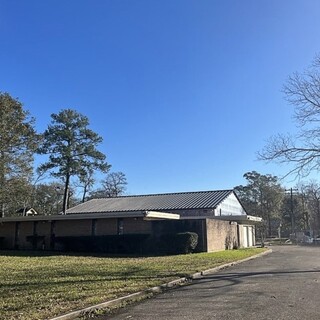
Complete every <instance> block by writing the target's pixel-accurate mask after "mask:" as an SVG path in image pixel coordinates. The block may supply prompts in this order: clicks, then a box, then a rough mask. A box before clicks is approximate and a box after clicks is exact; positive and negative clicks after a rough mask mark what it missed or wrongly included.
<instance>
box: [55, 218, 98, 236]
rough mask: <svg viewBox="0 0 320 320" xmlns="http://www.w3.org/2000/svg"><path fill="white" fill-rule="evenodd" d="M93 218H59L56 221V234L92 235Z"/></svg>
mask: <svg viewBox="0 0 320 320" xmlns="http://www.w3.org/2000/svg"><path fill="white" fill-rule="evenodd" d="M91 223H92V220H64V221H63V220H59V221H56V222H55V227H54V234H55V236H56V237H63V236H90V235H91Z"/></svg>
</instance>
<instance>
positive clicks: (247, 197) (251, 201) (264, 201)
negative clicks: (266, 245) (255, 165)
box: [235, 171, 284, 235]
mask: <svg viewBox="0 0 320 320" xmlns="http://www.w3.org/2000/svg"><path fill="white" fill-rule="evenodd" d="M244 178H245V179H246V180H247V184H246V185H245V186H243V185H240V186H237V187H236V188H235V191H236V193H237V195H238V196H239V199H240V200H241V202H242V203H243V205H244V207H245V209H246V211H247V212H248V213H249V214H251V215H255V216H260V217H262V218H263V219H264V220H265V221H266V225H267V231H268V234H269V235H271V233H272V229H273V228H272V222H273V221H275V222H276V221H278V222H279V221H280V209H281V204H282V199H283V195H284V192H283V191H284V190H283V188H282V187H281V185H280V183H279V182H278V178H277V177H276V176H273V175H270V174H267V175H263V174H260V173H258V172H256V171H251V172H247V173H245V174H244Z"/></svg>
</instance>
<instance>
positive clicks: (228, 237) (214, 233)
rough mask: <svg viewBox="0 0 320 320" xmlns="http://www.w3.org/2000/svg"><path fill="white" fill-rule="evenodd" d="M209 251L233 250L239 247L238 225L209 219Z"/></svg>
mask: <svg viewBox="0 0 320 320" xmlns="http://www.w3.org/2000/svg"><path fill="white" fill-rule="evenodd" d="M206 222H207V251H208V252H212V251H219V250H225V249H233V247H234V246H237V245H238V240H237V238H238V237H237V225H231V224H230V223H229V221H221V220H215V219H207V220H206Z"/></svg>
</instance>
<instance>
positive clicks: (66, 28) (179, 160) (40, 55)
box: [0, 0, 320, 194]
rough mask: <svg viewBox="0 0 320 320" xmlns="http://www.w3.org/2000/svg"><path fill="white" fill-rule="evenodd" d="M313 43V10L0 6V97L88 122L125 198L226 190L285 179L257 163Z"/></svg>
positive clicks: (194, 0)
mask: <svg viewBox="0 0 320 320" xmlns="http://www.w3.org/2000/svg"><path fill="white" fill-rule="evenodd" d="M319 39H320V1H318V0H301V1H296V0H274V1H273V0H267V1H265V0H261V1H256V0H252V1H248V0H247V1H246V0H242V1H225V0H215V1H214V0H209V1H206V0H112V1H111V0H109V1H108V0H95V1H91V0H86V1H84V0H68V1H63V0H55V1H50V0H46V1H43V0H28V1H18V0H0V91H6V92H9V93H10V94H11V95H12V96H14V97H19V99H20V101H22V102H23V103H24V106H25V108H26V109H28V110H29V111H30V113H31V114H32V115H33V116H34V117H35V118H36V121H37V129H38V130H39V131H43V130H44V129H45V128H46V126H47V125H48V123H49V121H50V114H51V113H57V112H59V111H60V110H61V109H63V108H73V109H77V110H78V111H79V112H81V113H83V114H85V115H86V116H88V117H89V119H90V123H91V128H92V129H93V130H94V131H96V132H98V133H99V134H100V135H101V136H103V138H104V142H103V144H102V145H101V148H100V150H101V151H103V152H104V153H105V154H106V155H107V157H108V161H109V162H110V163H111V164H112V166H113V170H114V171H123V172H124V173H125V174H126V175H127V179H128V182H129V184H128V190H127V191H128V193H129V194H141V193H158V192H179V191H197V190H213V189H229V188H233V187H234V186H236V185H238V184H243V183H245V181H244V179H243V177H242V176H243V174H244V173H245V172H247V171H252V170H256V171H258V172H260V173H263V174H266V173H270V174H274V175H282V174H283V173H285V171H286V168H285V167H279V166H276V165H274V164H265V163H262V162H259V161H257V160H256V152H257V151H259V150H261V148H262V147H263V146H264V145H265V143H266V140H267V139H268V138H269V137H270V136H271V135H273V134H276V133H278V132H283V133H286V132H293V131H294V130H295V127H294V124H293V122H292V107H290V106H289V105H288V104H287V102H286V101H285V100H284V97H283V94H282V93H281V89H282V86H283V84H284V83H285V81H286V79H287V77H288V76H289V75H290V74H292V73H293V72H294V71H302V70H303V69H304V68H305V67H307V66H308V65H309V64H310V62H311V61H312V59H313V57H314V56H315V54H316V53H318V52H320V41H319Z"/></svg>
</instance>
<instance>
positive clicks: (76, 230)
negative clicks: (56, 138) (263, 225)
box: [0, 190, 261, 252]
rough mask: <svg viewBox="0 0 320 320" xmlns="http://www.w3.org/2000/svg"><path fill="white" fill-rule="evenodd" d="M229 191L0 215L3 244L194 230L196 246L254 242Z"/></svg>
mask: <svg viewBox="0 0 320 320" xmlns="http://www.w3.org/2000/svg"><path fill="white" fill-rule="evenodd" d="M259 222H261V218H257V217H252V216H248V215H247V214H246V212H245V209H244V208H243V207H242V205H241V203H240V201H239V199H238V198H237V196H236V194H235V193H234V192H233V190H219V191H203V192H184V193H168V194H155V195H140V196H121V197H116V198H100V199H93V200H90V201H88V202H85V203H82V204H80V205H78V206H75V207H73V208H70V209H69V210H67V212H66V214H65V215H50V216H46V215H35V216H21V217H7V218H1V219H0V247H1V248H3V249H36V250H39V249H43V250H59V249H62V248H61V246H60V245H59V243H58V242H57V241H56V240H57V239H58V238H59V237H66V236H67V237H71V236H74V237H76V236H84V237H85V236H91V237H98V236H107V235H127V234H149V235H160V234H163V233H170V232H185V231H192V232H196V233H197V234H198V236H199V248H200V251H204V252H211V251H217V250H224V249H232V248H234V247H250V246H253V245H255V224H256V223H259Z"/></svg>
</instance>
